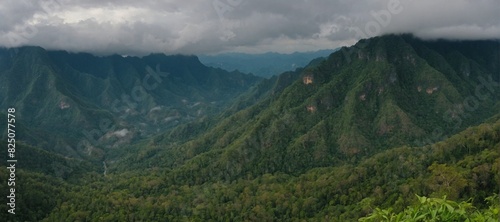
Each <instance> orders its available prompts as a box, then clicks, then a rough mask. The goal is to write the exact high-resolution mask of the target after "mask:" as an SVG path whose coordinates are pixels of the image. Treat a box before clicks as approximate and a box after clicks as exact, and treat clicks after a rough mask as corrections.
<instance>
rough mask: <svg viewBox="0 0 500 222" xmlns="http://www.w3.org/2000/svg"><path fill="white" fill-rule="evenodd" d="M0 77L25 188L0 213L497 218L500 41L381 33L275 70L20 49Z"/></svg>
mask: <svg viewBox="0 0 500 222" xmlns="http://www.w3.org/2000/svg"><path fill="white" fill-rule="evenodd" d="M0 82H1V84H0V108H1V110H6V109H7V108H8V107H15V108H16V127H17V130H18V132H17V135H18V140H19V142H18V147H19V150H20V151H19V153H18V154H19V162H20V163H24V166H23V168H22V169H21V170H20V171H19V175H20V177H22V178H23V181H25V182H23V183H20V184H21V185H20V189H22V190H23V192H21V195H20V196H19V197H18V202H17V203H18V204H19V205H20V206H25V207H24V208H21V207H20V213H21V215H22V216H20V217H18V218H13V217H9V218H8V219H7V220H12V221H15V220H17V219H19V218H21V220H25V221H39V220H45V221H54V220H64V221H84V220H90V221H126V220H132V221H133V220H142V221H149V220H155V221H185V220H190V221H191V220H192V221H220V220H224V221H226V220H227V221H295V220H309V221H354V220H356V219H358V218H360V217H363V216H367V215H368V214H370V213H371V212H379V213H380V212H382V213H383V212H384V211H381V210H376V209H377V208H390V210H388V211H387V212H389V213H390V212H392V210H393V211H394V212H401V211H403V210H404V209H405V207H406V206H409V205H413V204H415V203H417V204H418V203H419V201H418V200H417V198H416V196H415V195H419V196H420V195H425V196H432V197H444V196H445V198H446V197H448V198H449V199H451V200H457V201H459V200H460V201H461V200H464V201H467V200H469V201H470V204H473V206H474V209H472V208H470V209H469V211H470V212H472V210H474V211H476V210H477V211H478V212H479V213H482V214H481V216H484V217H485V218H487V217H489V218H490V219H491V218H496V217H495V215H494V212H495V209H497V208H498V204H496V203H498V201H497V200H498V196H495V194H494V193H496V192H497V191H498V189H499V184H500V183H499V180H498V179H499V178H498V173H499V172H500V153H499V152H498V150H499V148H500V113H499V110H500V41H498V40H481V41H448V40H435V41H424V40H420V39H417V38H414V37H413V36H411V35H385V36H381V37H375V38H370V39H364V40H361V41H359V42H358V43H357V44H356V45H354V46H351V47H344V48H342V49H340V50H338V51H336V52H334V53H332V54H331V55H330V56H328V57H327V58H318V59H315V60H312V61H310V62H309V63H308V65H307V66H305V67H303V68H297V69H295V70H294V71H288V72H285V73H282V74H280V75H277V76H273V77H270V78H269V79H264V78H260V77H255V76H253V75H247V74H242V73H239V72H227V71H224V70H221V69H216V68H209V67H206V66H204V65H202V64H201V63H200V62H199V61H198V59H197V57H195V56H181V55H177V56H166V55H162V54H152V55H149V56H146V57H142V58H139V57H123V56H118V55H114V56H107V57H96V56H93V55H90V54H84V53H78V54H75V53H68V52H64V51H47V50H44V49H42V48H39V47H21V48H16V49H2V50H0ZM0 118H3V119H5V118H6V116H5V112H4V111H0ZM3 124H5V122H0V127H3V129H5V128H6V127H4V126H5V125H3ZM4 134H5V133H4ZM4 141H5V140H2V142H0V144H3V145H2V146H4V147H5V146H6V144H5V143H4ZM4 152H5V150H4ZM1 156H2V157H1V158H0V161H1V162H4V163H5V162H6V160H5V158H6V154H2V155H1ZM0 171H2V174H0V177H1V178H0V179H3V180H6V179H7V176H6V175H8V172H7V170H6V168H1V169H0ZM0 189H1V190H7V186H6V184H0ZM40 190H43V191H44V192H40ZM419 200H420V199H419ZM495 201H496V202H495ZM446 203H448V204H449V205H450V204H451V203H450V202H446ZM467 204H468V203H467ZM495 204H496V205H495ZM450 206H451V205H450ZM468 206H469V205H468ZM470 206H472V205H470ZM6 208H7V206H5V205H4V206H3V207H0V209H2V210H3V211H6ZM443 209H444V208H443ZM488 209H489V211H488ZM469 211H468V212H469ZM454 212H455V211H454ZM424 213H425V212H424ZM471 215H472V213H471ZM474 215H476V216H477V213H475V214H474ZM474 215H472V216H474ZM497 215H498V213H497Z"/></svg>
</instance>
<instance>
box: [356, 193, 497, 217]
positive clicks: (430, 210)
mask: <svg viewBox="0 0 500 222" xmlns="http://www.w3.org/2000/svg"><path fill="white" fill-rule="evenodd" d="M417 198H418V203H417V205H416V206H410V207H408V208H407V209H405V210H404V211H403V212H401V213H399V214H396V213H393V212H391V211H392V209H390V208H389V209H388V210H381V209H378V208H377V209H375V212H373V213H372V214H371V215H370V216H368V217H363V218H360V219H359V221H366V222H369V221H394V222H397V221H415V222H416V221H465V222H470V221H484V222H495V221H498V219H500V218H499V210H500V206H499V201H500V199H498V196H497V195H496V194H495V195H494V196H491V197H488V198H486V201H488V203H489V204H490V206H489V208H488V209H486V210H481V211H480V210H477V209H475V208H474V207H473V206H472V204H471V203H469V202H465V201H462V202H460V203H457V202H455V201H451V200H447V199H446V196H445V197H444V198H427V197H419V196H417Z"/></svg>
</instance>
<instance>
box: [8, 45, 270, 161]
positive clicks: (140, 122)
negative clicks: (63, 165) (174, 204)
mask: <svg viewBox="0 0 500 222" xmlns="http://www.w3.org/2000/svg"><path fill="white" fill-rule="evenodd" d="M0 51H1V53H0V55H1V58H0V64H1V65H0V82H2V85H1V87H0V109H2V110H5V109H7V108H8V107H14V108H16V110H17V112H16V114H17V116H18V117H17V118H18V119H17V121H18V123H19V124H20V125H24V126H29V131H30V132H26V133H23V134H19V135H20V138H19V139H21V140H25V141H27V142H29V143H31V144H38V145H41V146H42V147H43V148H45V149H47V150H49V151H54V152H57V153H61V154H63V155H69V153H68V152H67V151H66V150H68V147H69V149H72V150H74V151H75V152H76V153H78V154H79V156H81V157H89V156H92V158H94V159H101V158H103V155H104V152H105V150H106V149H109V148H112V147H118V146H123V145H126V144H130V143H131V142H132V141H135V140H138V139H141V138H146V137H148V136H151V135H152V134H154V133H157V132H160V131H164V130H167V129H170V128H172V127H175V126H176V125H178V124H181V123H185V122H189V121H192V120H194V119H198V118H204V117H206V116H210V115H212V114H214V113H217V112H219V111H220V110H222V109H224V107H225V106H226V105H227V104H229V103H230V101H231V100H232V99H234V98H236V97H237V95H239V94H241V93H243V92H245V91H246V90H247V89H248V88H249V87H251V86H252V85H254V84H255V83H257V82H258V81H260V80H261V78H258V77H255V76H251V75H246V74H242V73H239V72H232V73H229V72H226V71H224V70H220V69H214V68H209V67H206V66H204V65H202V64H201V63H200V62H199V61H198V59H197V58H196V57H194V56H181V55H176V56H165V55H161V54H152V55H149V56H146V57H143V58H137V57H121V56H116V55H115V56H108V57H95V56H93V55H90V54H84V53H79V54H72V53H68V52H64V51H46V50H44V49H42V48H38V47H22V48H16V49H2V50H0ZM48 135H50V136H48ZM55 135H57V136H55ZM41 137H45V138H46V139H40V138H41Z"/></svg>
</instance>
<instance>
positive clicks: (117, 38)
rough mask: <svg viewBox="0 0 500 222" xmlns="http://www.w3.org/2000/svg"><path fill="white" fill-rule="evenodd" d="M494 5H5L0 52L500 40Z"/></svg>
mask: <svg viewBox="0 0 500 222" xmlns="http://www.w3.org/2000/svg"><path fill="white" fill-rule="evenodd" d="M499 11H500V2H498V0H474V1H473V0H360V1H349V0H274V1H264V0H190V1H177V0H164V1H155V0H144V1H131V0H120V1H119V0H102V1H97V0H41V1H32V0H3V2H2V3H1V5H0V45H1V46H6V47H13V46H19V45H39V46H42V47H45V48H48V49H65V50H70V51H85V52H91V53H96V54H113V53H118V54H127V55H144V54H149V53H150V52H164V53H168V54H172V53H184V54H202V53H218V52H225V51H240V52H250V53H259V52H267V51H276V52H285V53H287V52H294V51H311V50H318V49H326V48H336V47H339V46H344V45H351V44H353V43H355V42H356V41H357V40H359V39H360V38H364V37H370V36H375V35H381V34H386V33H403V32H405V33H407V32H411V33H414V34H415V35H417V36H419V37H423V38H450V39H491V38H500V13H498V12H499Z"/></svg>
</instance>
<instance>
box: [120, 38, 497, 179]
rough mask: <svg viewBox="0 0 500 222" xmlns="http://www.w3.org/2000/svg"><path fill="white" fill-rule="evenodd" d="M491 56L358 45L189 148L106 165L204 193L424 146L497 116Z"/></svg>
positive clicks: (446, 47)
mask: <svg viewBox="0 0 500 222" xmlns="http://www.w3.org/2000/svg"><path fill="white" fill-rule="evenodd" d="M499 53H500V48H499V43H498V42H497V41H479V42H445V43H440V42H424V41H421V40H418V39H415V38H413V37H411V36H394V35H390V36H383V37H377V38H372V39H368V40H363V41H360V42H359V43H358V44H357V45H356V46H354V47H352V48H349V49H346V48H345V49H343V50H341V51H339V52H337V53H334V54H332V55H331V56H330V57H329V58H328V59H327V60H326V61H323V62H322V63H321V64H319V65H317V66H314V67H309V68H306V69H304V70H298V72H300V78H299V79H297V80H295V81H293V82H292V83H291V84H290V85H288V86H287V87H285V88H284V89H283V90H282V91H279V92H277V93H275V94H272V95H270V96H269V97H268V98H266V99H265V100H262V101H259V102H258V103H256V104H255V105H253V106H251V107H249V108H247V109H244V110H242V111H239V112H237V113H235V114H233V115H231V116H229V117H228V118H226V119H224V120H222V121H220V123H218V124H217V125H215V126H213V127H211V128H210V129H209V130H208V131H207V132H206V133H203V134H201V135H199V136H197V137H196V138H193V140H189V141H187V142H180V143H179V142H178V141H175V142H174V141H172V138H171V137H169V136H160V137H156V138H154V139H153V140H151V141H149V142H144V143H141V144H140V145H139V146H137V148H136V150H140V151H139V153H142V155H135V156H130V157H129V158H123V159H121V161H122V162H121V163H120V158H116V159H114V160H115V161H118V165H117V166H116V167H117V168H118V169H121V170H126V169H127V168H126V167H124V166H125V165H126V166H130V167H132V168H139V169H141V168H148V167H169V168H170V167H172V168H174V169H175V173H177V174H178V175H179V178H182V179H179V182H180V183H183V182H185V181H186V180H188V179H187V178H186V177H185V175H189V177H190V178H197V180H198V181H197V183H203V182H205V181H206V180H213V181H217V180H220V179H226V180H236V179H238V178H244V177H246V176H248V175H253V176H258V175H262V174H264V173H276V172H284V173H291V174H295V175H298V174H301V173H303V172H305V171H307V170H309V169H312V168H314V167H325V166H339V165H342V164H345V163H354V162H356V161H358V160H360V159H363V158H365V157H367V156H370V155H373V154H375V153H378V152H380V151H382V150H387V149H389V148H391V147H397V146H402V145H414V146H423V145H425V144H432V143H434V142H437V141H440V140H442V139H444V138H446V137H447V136H449V135H452V134H454V133H456V132H458V131H460V130H463V129H464V128H466V127H467V126H470V125H474V124H478V123H481V122H482V121H484V120H486V119H487V118H490V117H491V116H493V115H494V114H497V113H498V110H500V104H499V102H498V101H499V98H500V97H499V95H500V93H498V91H499V90H500V87H498V86H499V85H498V73H500V69H499V66H498V65H496V64H497V63H496V61H499V60H498V59H499V58H500V57H499ZM346 55H347V56H346ZM480 55H481V56H480ZM458 59H460V61H462V62H459V61H458V62H457V60H458ZM457 64H468V65H465V66H464V65H457ZM131 162H134V163H137V164H133V165H130V164H129V163H131ZM206 175H211V176H210V177H206ZM201 178H205V179H206V180H205V179H201Z"/></svg>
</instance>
